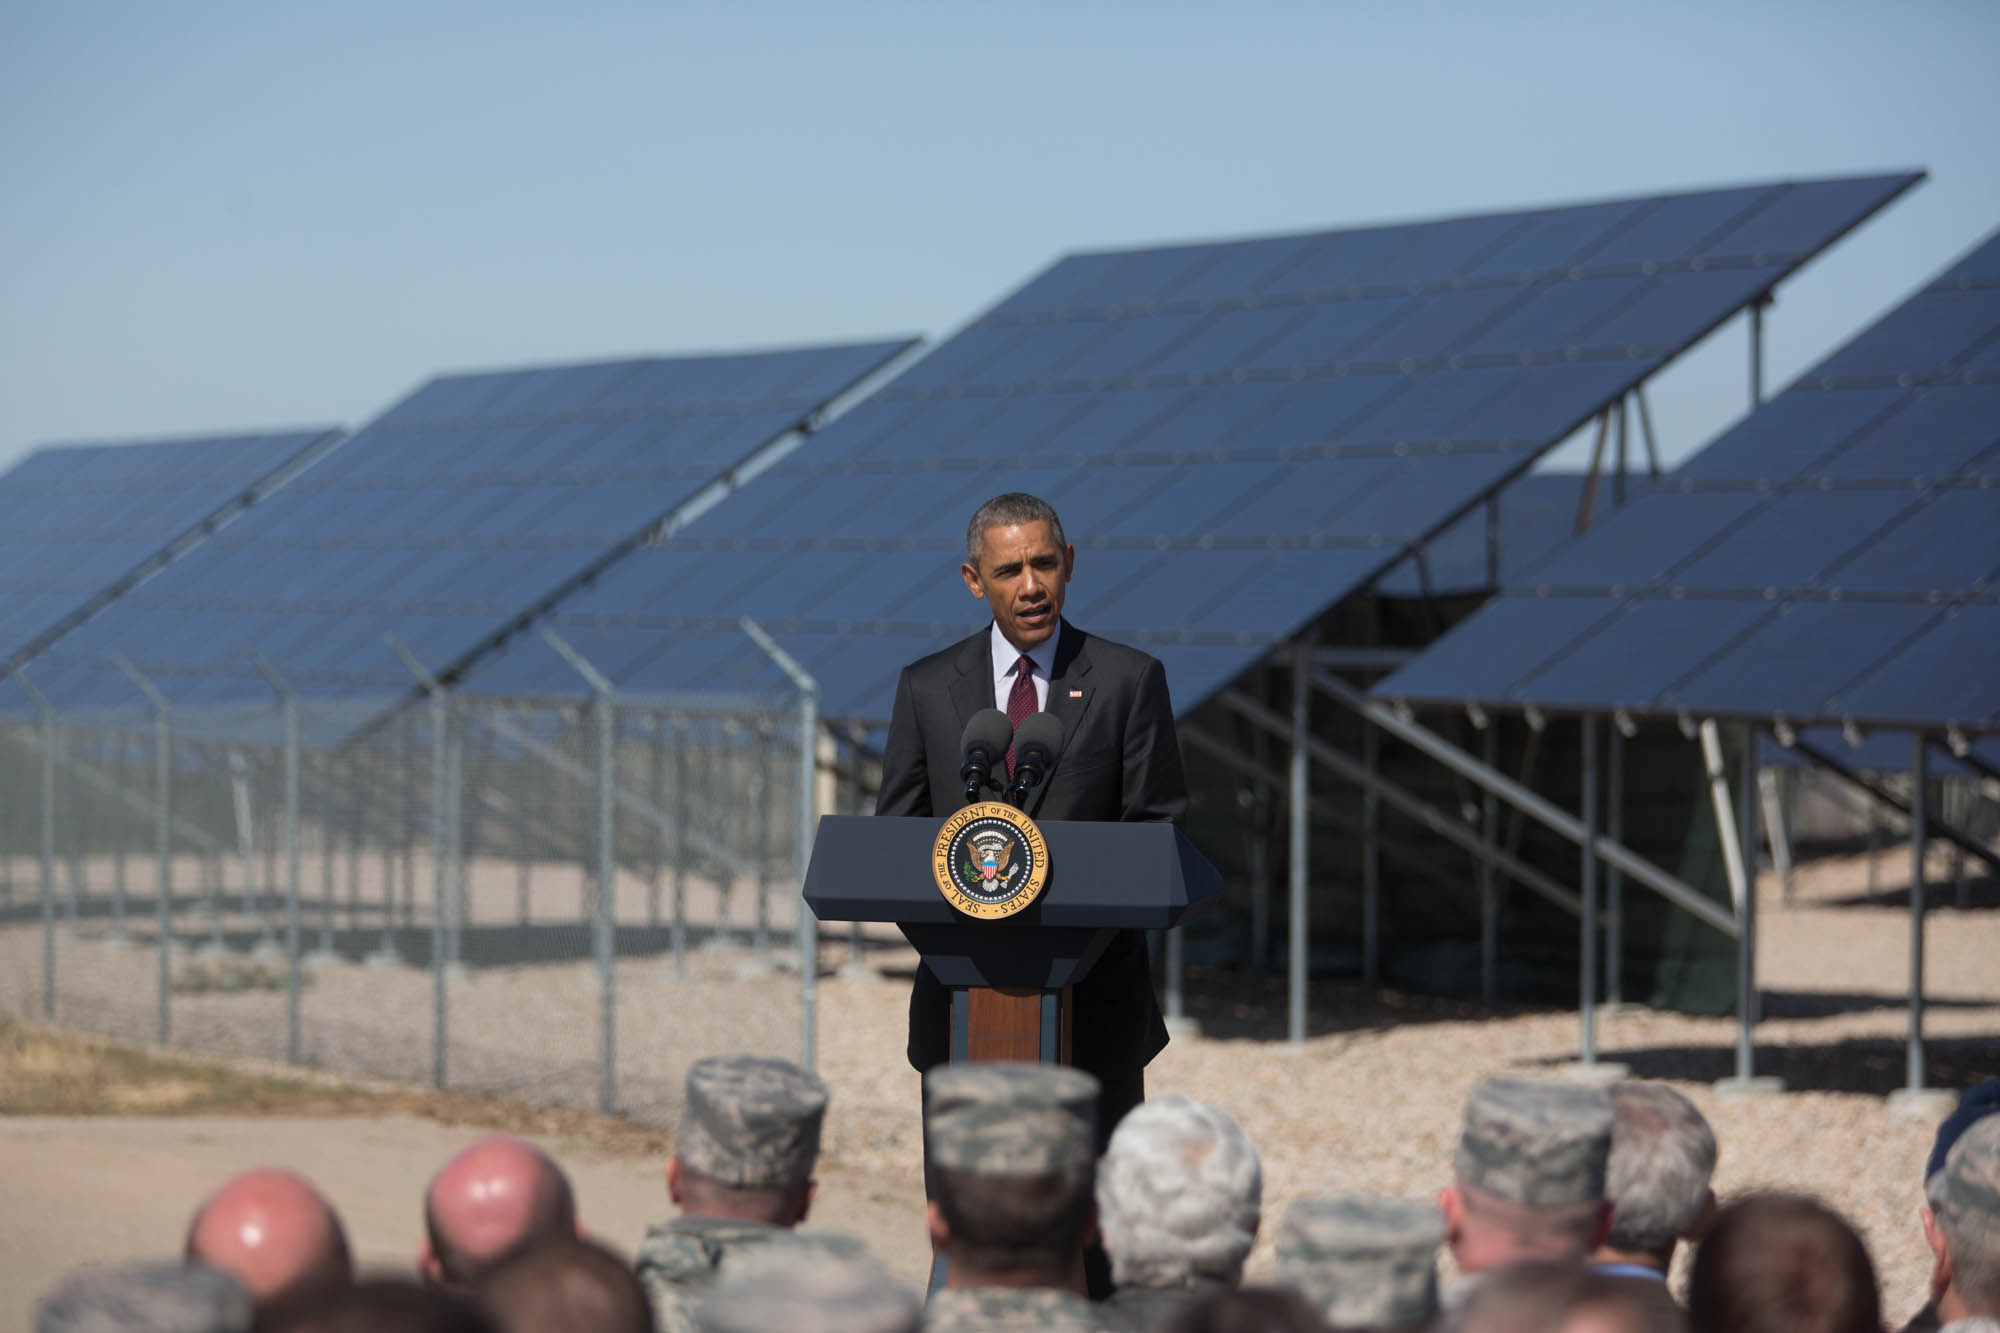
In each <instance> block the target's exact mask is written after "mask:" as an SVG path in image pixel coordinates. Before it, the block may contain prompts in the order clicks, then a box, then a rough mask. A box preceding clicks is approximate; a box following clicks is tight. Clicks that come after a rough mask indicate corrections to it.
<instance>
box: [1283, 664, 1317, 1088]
mask: <svg viewBox="0 0 2000 1333" xmlns="http://www.w3.org/2000/svg"><path fill="white" fill-rule="evenodd" d="M1307 669H1308V658H1307V649H1306V645H1305V641H1304V640H1300V641H1299V642H1297V643H1294V644H1293V645H1292V753H1291V772H1290V783H1289V794H1290V797H1291V810H1290V814H1289V820H1290V824H1291V829H1290V836H1289V838H1288V851H1289V853H1290V856H1291V866H1290V877H1291V882H1290V886H1289V887H1290V903H1289V907H1290V912H1291V919H1290V923H1289V925H1290V938H1289V940H1288V941H1287V944H1288V949H1289V958H1288V960H1287V963H1288V971H1287V994H1286V997H1285V1000H1286V1006H1285V1007H1286V1025H1285V1026H1286V1033H1287V1035H1288V1037H1289V1038H1290V1041H1291V1044H1292V1047H1293V1049H1295V1050H1296V1049H1299V1048H1301V1047H1303V1046H1304V1045H1305V1040H1306V962H1307V957H1308V955H1307V949H1306V946H1307V944H1308V943H1309V941H1308V939H1307V931H1308V924H1307V921H1306V888H1307V884H1308V869H1309V868H1308V866H1307V864H1306V858H1307V856H1308V855H1309V852H1308V850H1307V843H1308V833H1309V829H1308V828H1307V819H1308V817H1309V815H1310V810H1309V809H1308V805H1307V803H1308V802H1309V801H1310V800H1311V798H1312V792H1311V786H1310V783H1311V771H1310V769H1309V768H1308V767H1307V764H1308V762H1309V756H1308V755H1307V753H1306V742H1307V740H1308V739H1310V734H1311V732H1310V728H1309V726H1308V721H1309V719H1308V716H1307V708H1308V705H1309V704H1310V702H1311V696H1310V695H1309V694H1308V693H1307V689H1308V685H1307V680H1306V672H1307Z"/></svg>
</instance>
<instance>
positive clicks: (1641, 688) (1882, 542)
mask: <svg viewBox="0 0 2000 1333" xmlns="http://www.w3.org/2000/svg"><path fill="white" fill-rule="evenodd" d="M1996 579H2000V233H1995V235H1994V236H1992V237H1990V238H1989V239H1987V240H1986V241H1985V242H1984V243H1983V244H1981V245H1980V246H1979V247H1978V248H1977V249H1976V250H1974V251H1973V252H1972V253H1971V254H1970V255H1968V256H1967V257H1966V258H1965V259H1963V260H1961V261H1960V262H1959V263H1957V264H1955V265H1954V266H1952V268H1950V269H1949V270H1948V271H1947V272H1945V273H1944V274H1943V275H1942V276H1941V277H1939V278H1938V279H1936V280H1935V281H1933V282H1932V283H1930V284H1929V285H1928V286H1926V287H1924V288H1923V289H1922V290H1921V291H1919V292H1917V293H1916V294H1915V295H1914V296H1912V297H1910V299H1909V300H1907V301H1905V302H1904V303H1903V304H1902V305H1901V306H1899V307H1897V308H1896V309H1895V310H1893V311H1891V312H1890V313H1889V314H1888V315H1886V316H1884V317H1883V318H1882V319H1881V320H1880V321H1878V322H1877V323H1876V324H1874V325H1873V326H1872V327H1870V328H1869V329H1867V330H1866V331H1865V332H1863V333H1862V334H1860V335H1859V336H1858V337H1856V338H1855V339H1854V340H1853V341H1851V342H1849V343H1848V344H1847V345H1846V346H1844V347H1842V348H1840V349H1839V350H1838V351H1836V352H1834V353H1833V354H1832V355H1831V356H1829V357H1828V358H1826V360H1824V361H1823V362H1821V363H1820V364H1819V365H1818V366H1816V367H1814V368H1813V369H1812V370H1810V371H1808V372H1807V373H1806V374H1805V375H1804V376H1802V377H1801V378H1800V379H1799V380H1798V382H1797V383H1795V384H1793V385H1792V386H1791V387H1789V388H1788V389H1787V390H1786V391H1785V392H1784V393H1783V394H1781V395H1779V396H1778V397H1777V398H1775V399H1773V400H1772V401H1771V402H1769V403H1767V404H1766V405H1765V406H1764V407H1763V408H1761V409H1760V410H1758V411H1757V412H1755V413H1753V414H1752V415H1751V416H1749V417H1748V418H1746V419H1745V420H1744V421H1743V422H1741V423H1740V424H1739V425H1737V426H1736V427H1734V428H1733V429H1731V430H1729V431H1727V432H1725V433H1724V434H1723V435H1722V436H1720V437H1719V438H1717V439H1716V441H1715V442H1714V443H1713V444H1711V445H1710V446H1708V447H1707V448H1706V449H1704V450H1703V451H1702V452H1701V453H1699V454H1697V455H1696V456H1694V457H1693V458H1691V459H1689V460H1688V461H1687V462H1686V463H1685V464H1684V465H1683V466H1682V467H1681V468H1679V469H1678V470H1677V471H1676V472H1675V473H1674V474H1673V475H1672V476H1671V477H1670V478H1669V479H1668V480H1667V481H1666V482H1665V483H1664V484H1662V485H1661V486H1659V487H1658V488H1657V489H1655V490H1653V491H1652V492H1651V493H1649V494H1647V495H1645V496H1644V497H1642V498H1641V499H1639V500H1637V501H1636V502H1635V503H1633V504H1632V505H1631V506H1629V507H1628V508H1627V509H1626V510H1624V511H1623V512H1621V513H1619V514H1618V515H1616V516H1615V517H1613V518H1611V519H1609V520H1608V521H1606V522H1605V523H1604V524H1603V525H1602V526H1601V527H1599V528H1597V529H1596V530H1595V531H1593V532H1591V533H1590V534H1589V535H1588V536H1586V537H1584V538H1582V539H1581V540H1579V541H1577V542H1575V543H1574V544H1572V545H1569V546H1566V547H1564V548H1563V549H1561V550H1560V551H1558V552H1557V553H1555V554H1554V555H1553V556H1551V557H1550V559H1549V560H1548V561H1547V563H1546V564H1544V565H1543V566H1541V567H1540V568H1539V569H1537V570H1535V571H1533V572H1531V573H1530V574H1529V575H1528V576H1527V577H1525V578H1524V579H1522V580H1521V581H1520V583H1519V584H1517V585H1516V586H1514V587H1512V588H1509V589H1508V590H1507V592H1506V595H1505V596H1503V597H1500V598H1498V599H1496V600H1495V601H1494V602H1492V603H1491V604H1489V605H1488V606H1487V607H1485V608H1484V609H1482V610H1481V611H1480V612H1479V613H1478V614H1476V615H1474V616H1473V617H1471V618H1470V619H1469V620H1468V621H1467V622H1466V623H1464V624H1463V625H1461V626H1460V627H1459V628H1457V629H1456V630H1455V631H1454V632H1453V633H1451V634H1450V635H1448V636H1446V637H1445V638H1444V639H1442V640H1440V641H1439V642H1438V643H1437V644H1436V645H1435V646H1434V647H1433V648H1432V649H1431V650H1430V651H1429V652H1427V653H1426V654H1425V655H1424V656H1423V657H1422V658H1420V659H1419V660H1418V661H1416V662H1414V663H1412V664H1410V665H1409V666H1408V667H1406V668H1405V669H1404V670H1403V671H1401V672H1399V673H1398V674H1396V675H1395V676H1393V677H1391V678H1390V679H1389V680H1387V681H1385V682H1384V683H1383V684H1382V685H1381V687H1380V689H1379V692H1380V693H1381V694H1383V695H1386V696H1393V697H1401V698H1407V699H1412V700H1426V701H1436V702H1452V703H1457V702H1462V701H1466V700H1472V701H1477V702H1480V703H1484V704H1517V705H1518V704H1527V703H1532V704H1534V705H1536V706H1538V707H1542V708H1546V709H1551V710H1576V711H1591V712H1606V711H1610V710H1613V709H1621V708H1622V709H1626V710H1628V711H1630V712H1634V713H1640V712H1653V713H1658V712H1669V713H1679V712H1686V713H1689V714H1691V715H1694V716H1698V717H1700V716H1718V717H1739V718H1755V719H1773V718H1776V719H1783V720H1785V721H1787V722H1788V723H1795V724H1805V723H1813V722H1819V723H1847V722H1852V723H1855V724H1859V725H1863V726H1885V727H1908V728H1919V729H1932V730H1937V731H1943V730H1946V729H1948V728H1952V727H1956V728H1959V729H1960V730H1961V731H1964V732H1967V733H1971V732H1976V731H1981V730H2000V669H1996V665H2000V584H1997V583H1996Z"/></svg>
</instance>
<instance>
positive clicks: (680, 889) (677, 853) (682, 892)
mask: <svg viewBox="0 0 2000 1333" xmlns="http://www.w3.org/2000/svg"><path fill="white" fill-rule="evenodd" d="M691 782H692V779H691V778H690V776H689V773H688V723H687V719H686V718H684V717H681V716H678V715H676V716H675V718H674V816H673V823H672V828H673V831H674V925H673V957H674V975H675V976H676V977H684V976H686V975H687V888H688V872H689V870H691V869H692V868H693V866H692V862H693V859H694V833H693V830H694V793H693V791H692V789H691Z"/></svg>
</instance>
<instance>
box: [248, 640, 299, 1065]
mask: <svg viewBox="0 0 2000 1333" xmlns="http://www.w3.org/2000/svg"><path fill="white" fill-rule="evenodd" d="M250 660H251V662H252V663H253V664H254V665H255V666H256V668H257V670H258V671H259V672H260V673H261V674H262V675H263V677H264V679H265V680H267V681H269V682H270V684H271V688H272V689H274V690H276V691H277V692H278V697H279V698H280V699H282V700H283V701H284V713H285V797H284V799H285V1059H286V1060H287V1061H288V1062H289V1063H291V1064H297V1063H299V1059H300V1044H299V698H298V695H296V694H294V693H293V692H292V687H291V686H290V685H289V684H287V683H286V681H285V678H284V677H283V676H282V675H280V674H279V673H278V669H277V668H276V667H274V666H272V665H271V664H270V663H269V662H267V661H265V660H264V655H263V654H262V653H260V652H258V651H257V650H255V649H254V648H253V649H251V650H250Z"/></svg>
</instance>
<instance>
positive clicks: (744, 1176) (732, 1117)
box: [675, 1055, 827, 1189]
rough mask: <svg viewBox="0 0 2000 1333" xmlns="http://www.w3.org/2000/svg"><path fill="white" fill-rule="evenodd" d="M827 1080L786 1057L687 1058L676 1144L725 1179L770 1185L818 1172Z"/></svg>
mask: <svg viewBox="0 0 2000 1333" xmlns="http://www.w3.org/2000/svg"><path fill="white" fill-rule="evenodd" d="M826 1097H827V1093H826V1084H825V1083H823V1082H821V1081H820V1080H819V1079H818V1078H817V1077H815V1076H814V1075H812V1074H808V1073H807V1072H806V1071H805V1070H803V1069H800V1068H799V1067H798V1066H797V1065H795V1064H792V1063H791V1062H789V1061H786V1060H770V1059H765V1058H763V1057H761V1056H750V1055H730V1056H717V1057H714V1058H711V1059H707V1060H697V1061H695V1062H694V1063H693V1064H692V1065H690V1066H688V1072H687V1105H686V1107H685V1108H684V1109H683V1110H682V1112H681V1132H680V1138H679V1139H678V1141H677V1142H676V1144H675V1151H676V1152H677V1153H678V1154H679V1155H680V1159H681V1165H682V1166H684V1167H686V1168H688V1169H690V1170H693V1171H697V1172H699V1173H701V1174H702V1175H704V1176H706V1177H708V1178H709V1179H710V1180H713V1181H716V1182H718V1183H720V1184H724V1185H733V1186H737V1187H747V1188H755V1189H768V1188H772V1187H775V1186H782V1185H796V1184H798V1183H799V1182H801V1181H803V1180H805V1179H807V1178H808V1177H809V1176H811V1175H812V1170H813V1163H814V1162H815V1161H816V1160H817V1159H818V1157H819V1130H820V1122H821V1120H822V1119H824V1118H825V1115H826Z"/></svg>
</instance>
